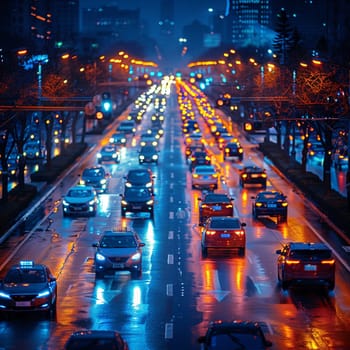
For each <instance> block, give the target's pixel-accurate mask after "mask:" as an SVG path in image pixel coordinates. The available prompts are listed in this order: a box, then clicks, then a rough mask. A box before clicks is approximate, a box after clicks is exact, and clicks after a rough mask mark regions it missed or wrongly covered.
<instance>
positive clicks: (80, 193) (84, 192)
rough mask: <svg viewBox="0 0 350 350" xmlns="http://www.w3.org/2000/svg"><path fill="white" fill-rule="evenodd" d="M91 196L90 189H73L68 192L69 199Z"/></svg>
mask: <svg viewBox="0 0 350 350" xmlns="http://www.w3.org/2000/svg"><path fill="white" fill-rule="evenodd" d="M91 196H92V192H91V190H88V189H72V190H70V191H69V192H68V197H76V198H85V197H91Z"/></svg>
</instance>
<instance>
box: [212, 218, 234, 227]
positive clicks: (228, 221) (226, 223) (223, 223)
mask: <svg viewBox="0 0 350 350" xmlns="http://www.w3.org/2000/svg"><path fill="white" fill-rule="evenodd" d="M210 228H219V229H225V228H228V229H239V228H241V225H240V222H239V220H238V219H235V218H225V220H212V221H211V223H210Z"/></svg>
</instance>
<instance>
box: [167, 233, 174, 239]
mask: <svg viewBox="0 0 350 350" xmlns="http://www.w3.org/2000/svg"><path fill="white" fill-rule="evenodd" d="M168 239H174V231H169V232H168Z"/></svg>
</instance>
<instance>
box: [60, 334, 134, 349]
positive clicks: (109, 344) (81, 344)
mask: <svg viewBox="0 0 350 350" xmlns="http://www.w3.org/2000/svg"><path fill="white" fill-rule="evenodd" d="M83 349H94V350H129V345H128V343H127V342H126V340H125V339H124V338H123V337H122V335H121V334H120V332H117V331H110V330H100V329H92V330H90V329H89V330H87V329H82V330H78V331H75V332H73V333H72V334H71V335H70V336H69V338H68V340H67V341H66V343H65V346H64V350H83Z"/></svg>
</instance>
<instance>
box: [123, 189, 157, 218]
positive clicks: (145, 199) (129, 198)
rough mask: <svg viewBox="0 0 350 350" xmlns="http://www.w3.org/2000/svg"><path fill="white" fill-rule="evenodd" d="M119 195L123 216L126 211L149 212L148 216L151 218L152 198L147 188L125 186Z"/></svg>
mask: <svg viewBox="0 0 350 350" xmlns="http://www.w3.org/2000/svg"><path fill="white" fill-rule="evenodd" d="M121 197H122V200H121V215H122V216H123V217H125V216H126V214H127V213H131V214H135V213H136V214H141V213H149V216H150V218H153V209H154V208H153V207H154V199H153V194H152V193H151V191H150V190H149V188H147V187H130V188H128V187H125V191H124V194H123V195H121Z"/></svg>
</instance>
